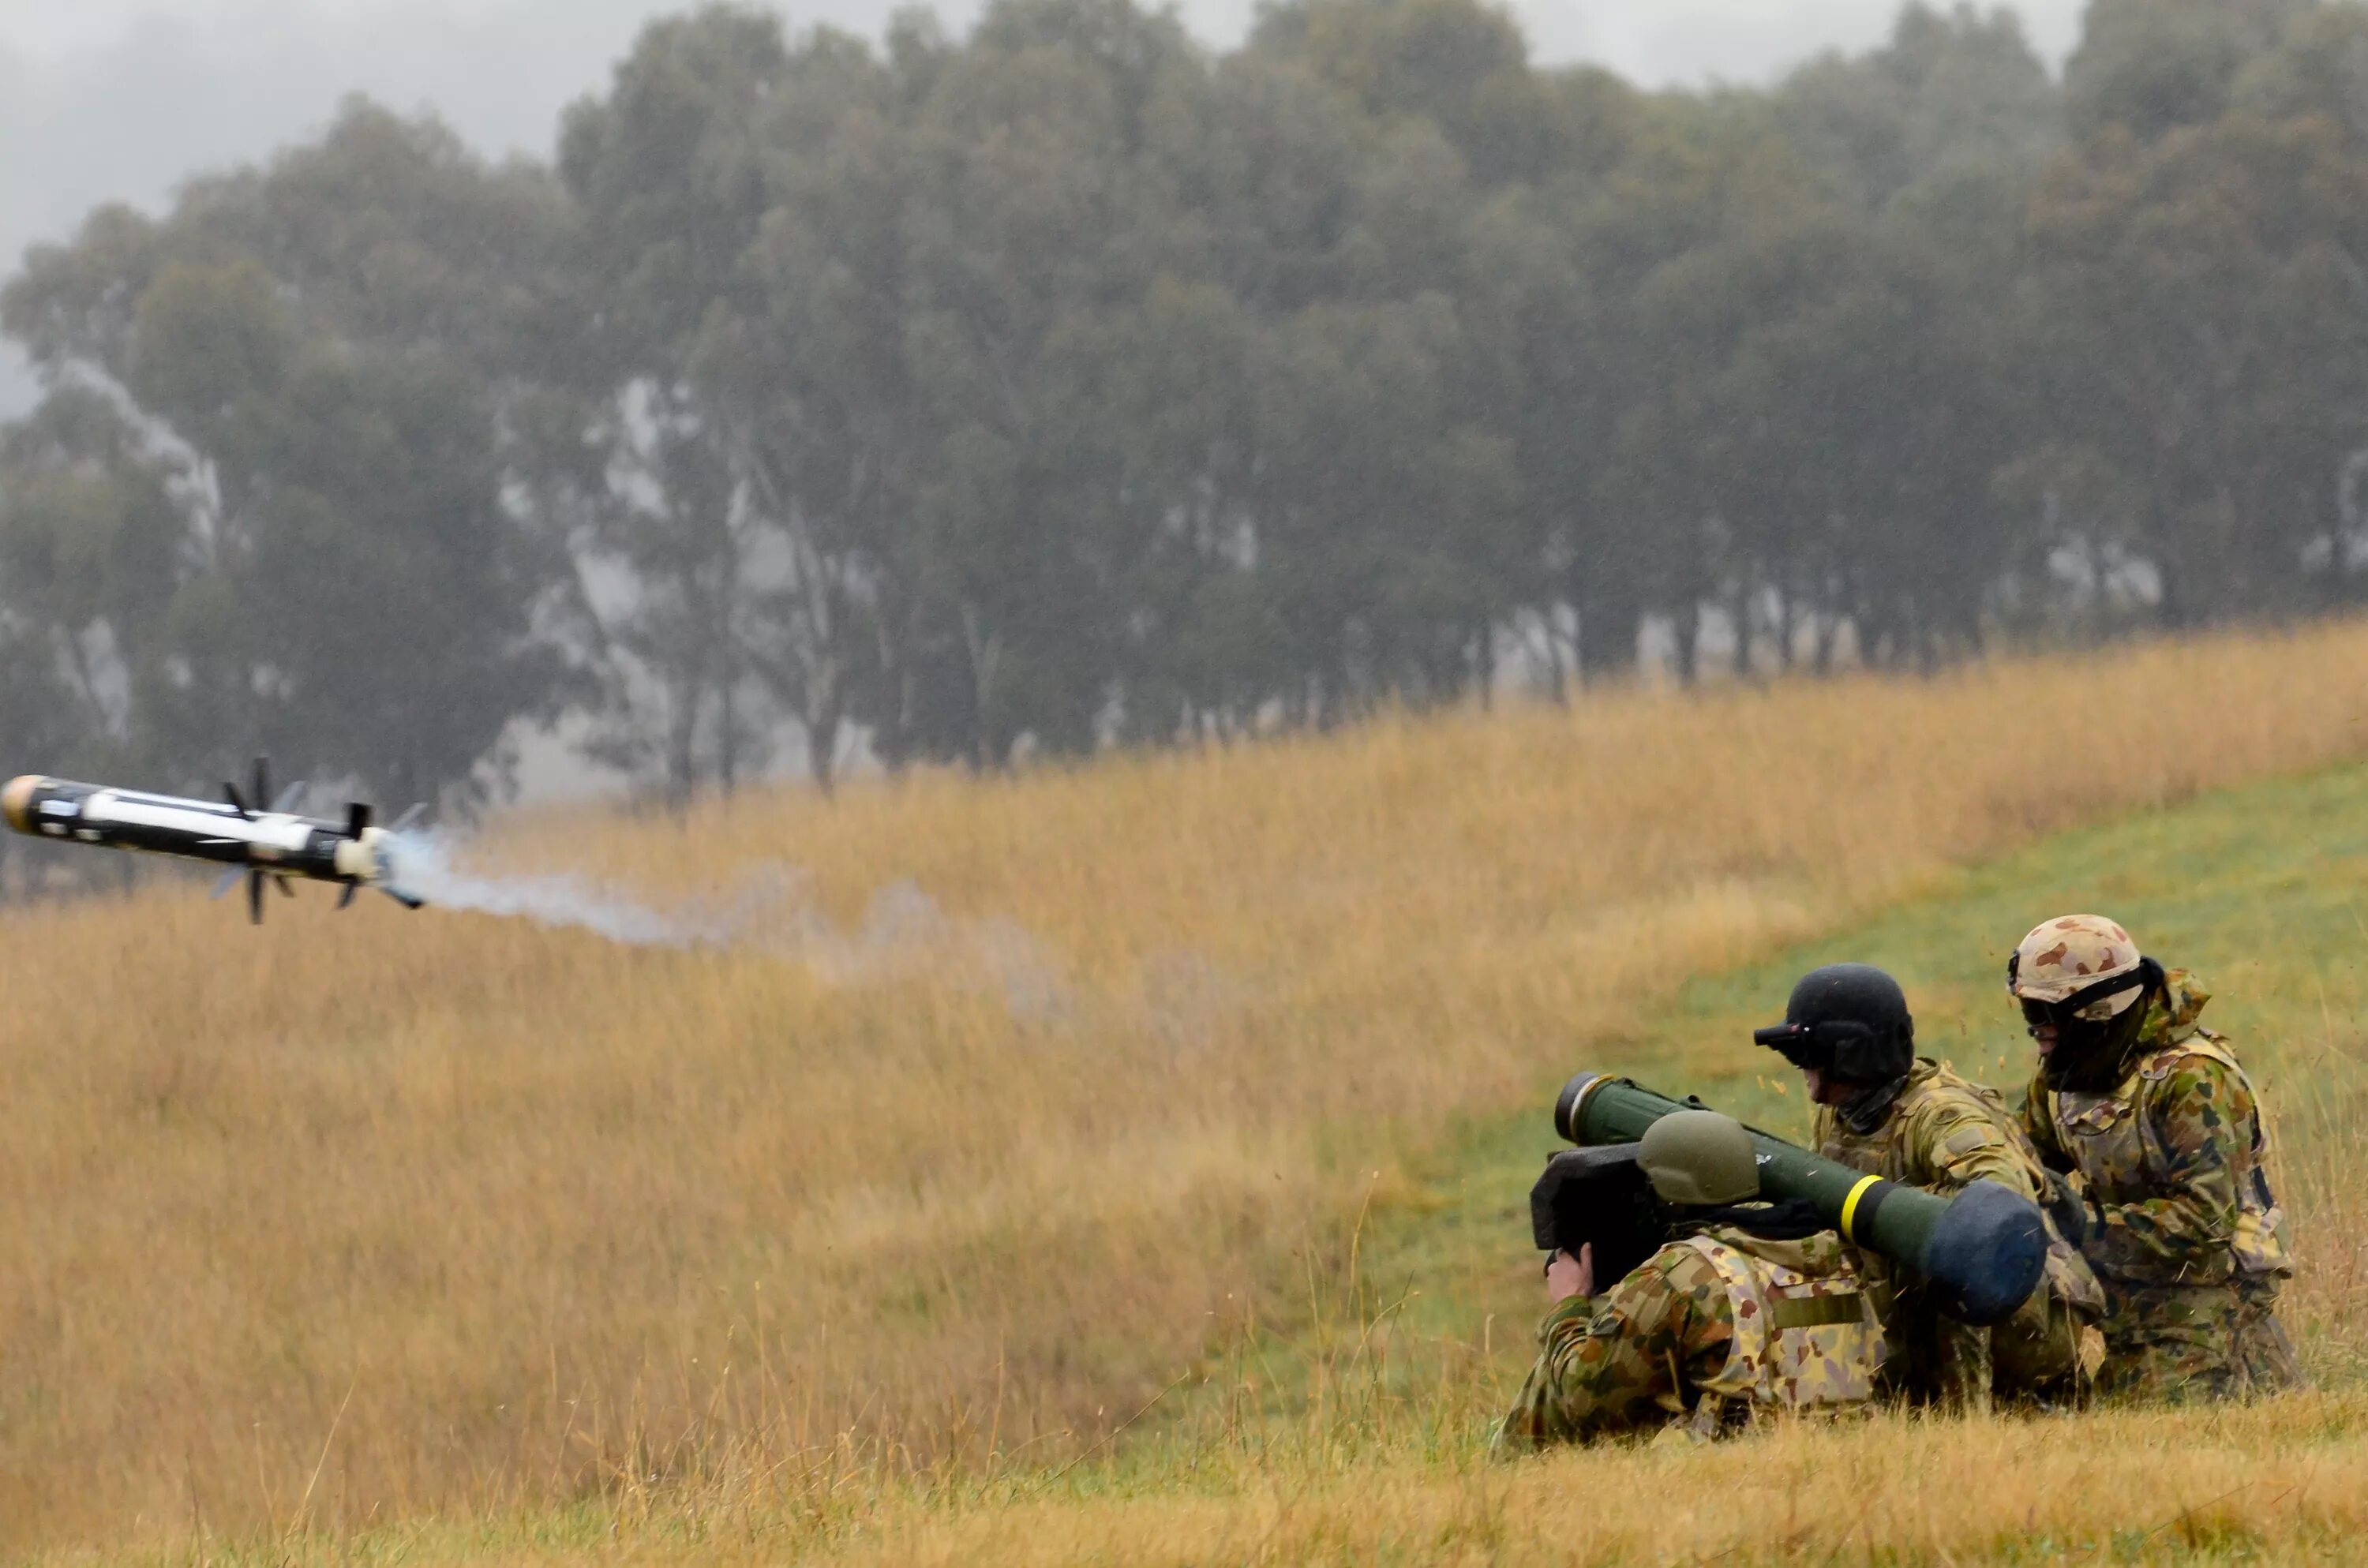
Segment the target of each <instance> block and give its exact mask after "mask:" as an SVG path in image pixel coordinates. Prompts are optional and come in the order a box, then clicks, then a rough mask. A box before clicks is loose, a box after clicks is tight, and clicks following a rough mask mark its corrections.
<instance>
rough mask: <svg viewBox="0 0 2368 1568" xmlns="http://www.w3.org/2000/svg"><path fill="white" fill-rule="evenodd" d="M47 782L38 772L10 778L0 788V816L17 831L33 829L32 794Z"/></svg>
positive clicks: (28, 831) (30, 830)
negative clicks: (4, 786)
mask: <svg viewBox="0 0 2368 1568" xmlns="http://www.w3.org/2000/svg"><path fill="white" fill-rule="evenodd" d="M48 782H49V780H48V779H46V778H42V777H41V776H40V774H38V773H28V774H26V775H25V776H24V777H23V778H12V779H10V780H9V781H8V787H7V788H6V790H0V816H6V818H7V819H8V825H9V826H10V827H13V828H15V829H16V830H17V832H18V833H31V832H32V831H33V795H34V792H35V791H36V790H40V787H41V786H42V785H44V784H46V783H48Z"/></svg>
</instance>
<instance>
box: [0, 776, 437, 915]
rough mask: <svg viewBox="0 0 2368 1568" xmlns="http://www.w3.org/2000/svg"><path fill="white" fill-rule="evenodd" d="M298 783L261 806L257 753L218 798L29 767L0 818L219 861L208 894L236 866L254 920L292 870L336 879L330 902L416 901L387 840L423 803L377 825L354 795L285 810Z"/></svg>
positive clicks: (37, 831) (65, 834) (393, 840)
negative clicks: (244, 787)
mask: <svg viewBox="0 0 2368 1568" xmlns="http://www.w3.org/2000/svg"><path fill="white" fill-rule="evenodd" d="M303 790H304V787H303V786H302V784H296V785H291V786H290V787H289V789H288V790H285V791H283V792H282V793H281V795H280V796H279V799H278V800H277V801H272V803H271V804H270V805H269V806H268V807H267V806H266V805H265V803H264V802H265V801H270V800H271V780H270V774H269V770H268V766H267V765H266V764H265V762H264V760H263V759H262V758H260V757H257V758H256V763H255V777H254V779H253V783H252V786H251V791H252V792H251V793H249V794H242V793H240V791H239V788H238V786H237V785H235V784H225V785H223V786H222V800H220V801H201V800H191V799H188V798H187V797H184V796H178V795H154V794H149V793H147V792H145V791H143V790H119V789H115V788H113V787H112V786H109V785H105V784H76V783H74V782H72V781H70V780H68V779H63V778H41V777H40V776H38V775H34V774H28V775H26V776H25V777H24V778H17V779H15V780H13V781H12V782H10V783H9V785H8V786H7V788H6V790H0V816H5V817H6V819H7V823H8V825H9V826H10V827H12V828H14V829H16V830H17V832H18V833H21V834H25V835H28V836H30V837H34V838H48V839H54V840H56V841H58V842H60V843H64V844H91V845H97V846H100V847H102V848H108V849H136V850H139V851H142V853H145V854H150V855H169V856H173V857H175V858H179V859H184V860H204V861H208V862H211V863H212V864H214V865H217V866H223V867H227V868H228V871H227V873H226V874H225V876H224V877H223V879H222V883H221V885H220V886H218V887H217V888H216V889H215V890H214V892H215V895H216V896H217V897H219V896H221V895H222V893H224V892H229V891H230V889H231V888H232V886H233V885H234V884H235V883H236V882H237V881H238V879H239V878H240V876H241V875H242V874H244V875H245V879H246V908H247V915H248V917H249V918H250V919H252V920H254V921H256V923H257V924H260V923H261V922H262V920H263V885H264V883H265V882H266V881H271V882H274V883H277V884H278V886H279V891H280V892H283V893H285V894H287V895H288V896H290V897H291V898H292V897H294V896H295V892H296V890H295V885H294V884H295V881H296V880H297V879H299V878H302V879H303V880H305V881H316V882H336V883H338V884H341V885H342V886H343V888H344V890H345V891H344V892H342V893H340V894H339V895H338V898H337V907H338V908H339V909H343V908H345V907H346V905H347V904H349V903H353V901H354V894H355V893H357V892H359V891H360V890H362V889H363V888H376V889H377V890H378V891H379V892H383V893H385V894H386V895H387V896H388V897H390V898H392V899H393V900H395V901H396V902H397V903H403V904H405V905H408V906H409V907H411V908H414V909H416V908H417V907H418V906H419V905H420V903H422V902H423V900H422V899H421V898H420V896H419V895H418V894H417V893H416V892H412V891H411V890H410V889H408V888H406V887H404V886H403V885H402V882H401V880H400V878H399V877H398V875H397V872H396V867H395V855H394V848H395V846H396V844H397V843H398V842H399V841H400V837H401V835H403V834H404V830H405V829H407V828H408V827H409V826H410V825H411V824H412V823H413V822H414V821H415V820H416V818H417V817H418V816H419V814H420V812H422V810H423V809H424V808H421V807H418V806H414V807H413V808H412V809H411V810H410V811H409V812H405V813H404V816H403V818H402V820H401V821H399V822H397V823H396V824H394V825H393V827H392V828H385V827H379V826H377V825H375V824H373V822H372V821H371V816H372V813H371V811H370V807H369V806H368V805H365V804H364V803H362V802H361V801H355V802H353V803H352V804H351V805H348V806H347V808H346V815H345V818H344V820H342V821H335V822H332V821H325V820H323V819H321V818H318V817H304V816H298V815H296V814H295V813H294V812H292V811H290V809H289V808H290V807H292V806H293V805H294V804H295V803H296V801H297V800H298V799H299V798H300V797H301V796H302V793H303Z"/></svg>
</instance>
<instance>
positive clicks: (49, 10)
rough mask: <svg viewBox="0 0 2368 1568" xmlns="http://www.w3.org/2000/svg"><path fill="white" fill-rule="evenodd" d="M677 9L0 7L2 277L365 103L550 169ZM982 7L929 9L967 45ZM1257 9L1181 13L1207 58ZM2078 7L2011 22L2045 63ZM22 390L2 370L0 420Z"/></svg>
mask: <svg viewBox="0 0 2368 1568" xmlns="http://www.w3.org/2000/svg"><path fill="white" fill-rule="evenodd" d="M688 4H689V0H0V276H4V275H6V273H8V272H12V271H14V270H15V268H16V266H17V258H18V256H20V254H21V253H22V252H23V250H24V248H25V246H26V245H28V244H32V243H35V242H37V241H40V240H46V239H55V238H63V236H65V235H66V234H67V233H70V232H71V231H72V229H73V228H74V225H75V224H76V223H78V222H80V221H81V219H82V217H83V215H84V214H85V213H86V212H87V211H89V210H90V209H91V208H93V207H95V206H97V205H98V204H100V203H101V202H105V201H110V200H127V201H132V202H136V203H139V204H141V205H142V206H148V207H154V206H156V205H158V204H161V203H162V202H164V201H165V200H166V199H169V198H170V196H171V194H172V192H173V190H174V189H175V187H177V186H178V185H179V184H180V183H181V182H182V181H184V180H186V179H187V178H188V177H189V176H192V175H195V174H199V173H202V172H206V171H210V170H214V169H220V168H223V167H227V166H231V165H237V164H242V163H247V162H252V161H253V160H255V159H256V158H259V157H262V156H263V155H265V154H267V153H269V152H270V151H271V150H272V149H274V148H275V147H279V146H282V145H285V144H287V143H288V142H293V141H298V140H301V139H302V138H304V137H306V136H308V135H311V134H313V133H314V132H316V131H319V130H320V129H321V128H322V127H323V126H324V125H325V124H326V123H327V121H328V119H329V117H330V115H331V114H332V112H333V111H334V109H335V108H336V103H337V100H338V99H339V98H340V97H343V96H344V95H345V94H347V93H348V92H357V91H359V92H363V93H367V94H369V95H370V97H374V98H377V99H379V100H380V101H381V102H383V103H386V104H388V105H390V106H392V107H393V108H397V109H401V110H404V111H413V110H419V109H433V110H435V111H436V112H437V113H438V114H439V115H441V116H442V117H443V118H444V119H446V120H448V121H449V122H450V124H452V125H453V126H454V127H455V129H457V130H458V131H460V132H461V135H462V136H463V137H464V138H466V139H467V140H468V141H469V142H471V143H472V145H474V146H477V147H479V148H481V149H483V150H485V151H487V152H512V151H517V152H528V153H547V152H548V151H549V150H550V143H551V141H552V132H553V130H554V128H555V126H556V124H557V119H558V115H559V111H560V109H561V108H562V107H564V105H565V104H566V103H567V102H568V101H570V100H571V99H573V98H575V97H579V96H581V95H583V94H585V93H586V92H590V91H593V90H595V89H597V88H598V86H599V85H601V84H602V83H603V82H604V81H605V80H606V78H607V74H608V70H609V65H610V64H611V63H612V62H614V61H615V60H616V59H617V58H618V57H619V56H620V54H622V53H623V52H624V51H625V50H626V49H627V48H628V47H629V46H630V44H631V42H632V37H633V34H634V32H635V31H636V30H637V29H638V28H640V27H641V25H642V24H643V22H644V21H646V20H647V19H649V18H650V17H655V16H660V15H665V14H667V13H671V12H676V11H680V10H683V9H685V8H687V6H688ZM979 4H980V0H941V3H940V4H939V5H938V6H936V9H937V10H938V11H939V15H940V16H941V17H944V18H945V19H946V21H947V22H948V24H949V26H950V27H951V28H956V29H959V28H965V27H967V26H968V24H969V23H970V22H971V21H972V20H973V18H974V17H976V15H977V13H978V10H979ZM1252 4H1253V0H1180V9H1181V11H1182V13H1183V16H1184V17H1185V20H1186V22H1187V24H1188V25H1189V26H1190V28H1191V29H1192V31H1193V32H1194V33H1195V34H1196V35H1197V36H1198V37H1200V38H1201V39H1202V40H1205V41H1208V42H1210V43H1212V44H1217V45H1230V44H1233V43H1235V42H1237V41H1238V40H1240V38H1241V35H1242V33H1243V31H1244V29H1245V28H1247V25H1248V19H1249V16H1250V13H1251V8H1252ZM1511 4H1512V9H1513V10H1514V11H1515V12H1516V13H1517V14H1518V15H1519V16H1520V17H1521V19H1522V21H1523V23H1524V25H1525V26H1526V27H1527V28H1528V29H1529V34H1530V39H1531V43H1532V45H1533V46H1534V48H1535V51H1536V53H1537V56H1538V58H1539V59H1540V60H1542V61H1545V62H1567V61H1573V60H1589V61H1595V62H1600V63H1603V64H1606V65H1610V66H1611V67H1613V68H1614V69H1616V70H1618V71H1620V72H1621V73H1622V74H1624V75H1627V76H1628V77H1630V78H1631V79H1632V80H1636V81H1640V82H1645V83H1650V84H1656V85H1657V84H1665V83H1672V82H1691V81H1700V80H1702V79H1705V78H1710V77H1717V78H1723V79H1725V80H1728V81H1762V80H1766V79H1768V78H1770V77H1772V76H1774V75H1776V74H1780V73H1781V72H1782V71H1783V70H1784V69H1785V68H1786V67H1788V66H1791V65H1793V64H1795V63H1797V62H1800V61H1802V60H1804V59H1806V58H1808V57H1810V56H1812V55H1815V54H1816V53H1819V52H1821V51H1825V50H1827V49H1834V48H1844V49H1857V48H1862V47H1864V46H1866V45H1868V44H1870V43H1873V42H1874V41H1876V40H1879V39H1880V38H1881V37H1882V36H1883V35H1884V32H1885V31H1886V30H1887V29H1888V28H1889V26H1890V23H1891V18H1892V17H1893V16H1894V14H1895V13H1896V11H1897V9H1898V0H1511ZM2082 4H2083V0H2016V3H2015V6H2014V8H2015V9H2017V10H2020V11H2021V13H2022V14H2023V17H2024V19H2025V22H2026V24H2027V26H2028V27H2029V29H2030V31H2031V35H2032V41H2033V42H2034V43H2036V44H2037V45H2039V47H2040V48H2041V49H2042V50H2043V51H2044V52H2045V53H2046V54H2047V55H2048V57H2049V58H2050V59H2051V60H2060V59H2061V58H2062V56H2063V54H2064V52H2065V51H2066V50H2067V49H2068V48H2069V47H2070V45H2071V42H2072V40H2073V37H2074V34H2075V31H2076V29H2077V28H2078V15H2079V11H2080V9H2081V6H2082ZM896 8H897V0H798V3H796V4H794V5H792V6H790V7H789V8H788V9H789V15H790V17H791V21H792V23H793V24H795V25H797V26H800V27H803V26H805V25H807V24H810V23H816V22H828V23H832V24H835V25H837V26H840V27H845V28H853V29H856V30H859V31H862V32H867V33H872V34H876V33H877V32H878V30H879V28H880V26H881V24H882V21H883V20H884V19H885V17H887V16H888V15H889V14H890V13H891V12H892V11H893V10H894V9H896ZM27 396H28V387H27V385H26V382H25V380H24V376H23V372H22V369H21V368H20V367H18V366H16V365H14V364H13V363H9V362H5V361H0V415H8V414H13V413H16V412H18V411H20V410H21V408H22V407H23V406H24V404H25V401H26V399H27Z"/></svg>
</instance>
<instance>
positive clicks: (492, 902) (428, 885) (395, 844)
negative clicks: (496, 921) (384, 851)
mask: <svg viewBox="0 0 2368 1568" xmlns="http://www.w3.org/2000/svg"><path fill="white" fill-rule="evenodd" d="M459 848H460V845H459V844H458V842H457V841H455V840H453V839H451V838H450V837H448V836H446V835H440V834H434V833H406V834H403V835H397V836H395V837H393V839H392V840H391V842H390V845H389V851H388V854H389V859H390V861H391V862H392V864H393V877H392V878H391V879H390V881H391V883H392V885H393V886H394V887H396V888H398V889H400V890H401V891H403V892H406V893H409V894H411V895H412V896H413V897H415V898H421V899H425V900H427V903H429V904H431V905H433V906H435V907H437V908H441V909H465V910H472V911H474V912H475V913H477V914H480V915H507V916H510V917H513V918H520V919H527V920H531V921H533V922H535V923H536V924H537V925H540V926H558V927H573V928H575V929H578V930H584V931H589V932H591V933H593V934H594V935H595V936H599V937H607V938H608V939H609V941H612V942H620V943H623V944H625V945H627V946H630V947H636V948H693V947H700V946H710V945H725V944H729V943H731V942H732V941H734V939H735V937H737V935H738V934H739V928H740V927H741V926H743V925H744V924H745V921H744V920H742V919H725V918H719V917H718V915H716V914H715V913H714V912H711V911H705V910H701V909H700V908H697V907H691V908H687V909H682V910H677V911H674V912H671V913H669V912H666V911H662V910H656V909H652V908H651V907H649V906H648V905H647V904H644V903H638V902H636V901H634V900H632V899H631V898H627V897H624V896H622V895H620V894H618V893H615V892H608V891H605V890H602V889H600V888H597V887H594V886H592V885H590V884H588V883H586V882H585V881H583V880H582V879H581V878H578V877H574V876H568V875H564V874H552V873H536V874H508V873H505V874H499V875H488V874H485V873H482V872H476V871H469V870H463V869H461V867H460V865H459V864H458V863H457V858H456V852H457V851H458V849H459ZM739 913H740V914H742V915H746V913H748V912H746V911H745V910H744V911H741V912H739Z"/></svg>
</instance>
